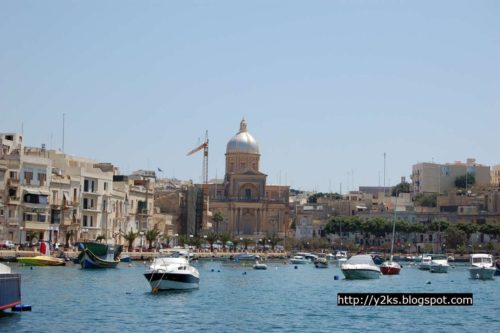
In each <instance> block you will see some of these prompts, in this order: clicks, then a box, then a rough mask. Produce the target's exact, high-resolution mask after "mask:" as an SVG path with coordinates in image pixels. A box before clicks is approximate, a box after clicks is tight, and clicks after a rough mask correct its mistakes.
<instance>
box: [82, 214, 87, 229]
mask: <svg viewBox="0 0 500 333" xmlns="http://www.w3.org/2000/svg"><path fill="white" fill-rule="evenodd" d="M82 223H83V226H84V227H86V226H87V215H83V216H82Z"/></svg>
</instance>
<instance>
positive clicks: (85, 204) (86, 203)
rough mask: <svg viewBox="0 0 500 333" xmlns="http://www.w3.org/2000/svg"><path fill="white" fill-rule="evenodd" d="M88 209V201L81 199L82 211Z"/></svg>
mask: <svg viewBox="0 0 500 333" xmlns="http://www.w3.org/2000/svg"><path fill="white" fill-rule="evenodd" d="M88 207H89V199H87V198H83V209H88Z"/></svg>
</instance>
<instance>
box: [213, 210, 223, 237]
mask: <svg viewBox="0 0 500 333" xmlns="http://www.w3.org/2000/svg"><path fill="white" fill-rule="evenodd" d="M212 221H213V222H214V223H215V232H216V233H219V224H220V223H221V222H222V221H224V216H223V215H222V213H221V212H215V213H214V215H213V216H212Z"/></svg>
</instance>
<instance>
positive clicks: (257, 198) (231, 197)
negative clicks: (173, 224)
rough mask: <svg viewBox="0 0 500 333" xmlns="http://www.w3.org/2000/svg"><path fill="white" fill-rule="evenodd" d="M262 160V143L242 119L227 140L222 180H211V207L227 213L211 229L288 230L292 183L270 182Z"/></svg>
mask: <svg viewBox="0 0 500 333" xmlns="http://www.w3.org/2000/svg"><path fill="white" fill-rule="evenodd" d="M259 164H260V152H259V145H258V143H257V141H256V140H255V139H254V137H253V136H252V135H251V134H250V133H249V132H248V129H247V123H246V121H245V119H243V120H242V121H241V123H240V130H239V131H238V133H236V135H235V136H233V137H232V138H231V139H230V140H229V142H228V143H227V147H226V172H225V176H224V181H223V183H218V184H217V183H210V184H208V193H209V209H210V211H211V213H212V215H213V214H215V213H216V212H220V213H221V214H222V216H223V217H224V221H223V222H220V223H217V225H216V224H215V223H214V222H212V230H214V231H216V232H219V233H228V234H230V235H232V236H233V237H236V236H240V237H245V238H253V239H258V238H261V237H263V236H265V235H276V236H279V237H284V236H285V233H287V232H288V229H289V220H290V219H289V203H288V198H289V186H281V185H270V184H267V175H266V174H264V173H262V172H260V168H259ZM207 222H209V223H210V222H211V221H207Z"/></svg>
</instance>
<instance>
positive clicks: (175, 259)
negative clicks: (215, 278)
mask: <svg viewBox="0 0 500 333" xmlns="http://www.w3.org/2000/svg"><path fill="white" fill-rule="evenodd" d="M188 258H189V253H188V251H185V253H184V252H181V251H175V252H167V253H164V254H163V255H162V256H160V257H157V258H155V259H154V260H153V263H152V264H151V266H149V269H148V270H147V271H146V273H144V277H145V278H146V279H147V280H148V282H149V285H150V286H151V290H152V291H153V292H155V291H158V290H174V289H196V288H198V286H199V282H200V273H199V272H198V270H197V269H196V268H195V267H193V266H191V265H190V263H189V259H188Z"/></svg>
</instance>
